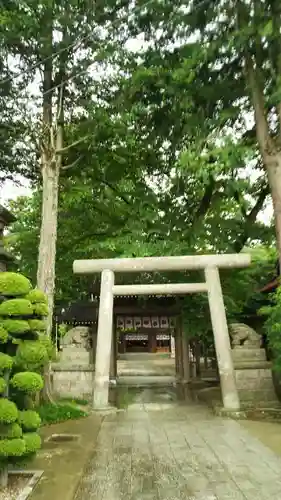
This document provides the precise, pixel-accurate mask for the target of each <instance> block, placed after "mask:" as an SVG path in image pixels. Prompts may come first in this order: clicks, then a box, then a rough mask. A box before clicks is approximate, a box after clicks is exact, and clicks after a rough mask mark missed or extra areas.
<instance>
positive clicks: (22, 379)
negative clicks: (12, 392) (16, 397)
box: [10, 372, 44, 394]
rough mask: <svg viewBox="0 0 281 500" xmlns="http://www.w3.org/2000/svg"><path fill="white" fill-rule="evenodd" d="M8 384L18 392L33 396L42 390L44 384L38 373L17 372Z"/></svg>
mask: <svg viewBox="0 0 281 500" xmlns="http://www.w3.org/2000/svg"><path fill="white" fill-rule="evenodd" d="M10 384H11V385H12V386H13V387H14V388H15V389H17V390H18V391H22V392H27V393H30V394H34V393H35V392H39V391H41V390H42V389H43V386H44V382H43V379H42V377H41V375H39V374H38V373H35V372H19V373H16V374H15V375H14V376H13V377H12V378H11V380H10Z"/></svg>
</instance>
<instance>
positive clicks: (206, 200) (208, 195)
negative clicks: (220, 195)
mask: <svg viewBox="0 0 281 500" xmlns="http://www.w3.org/2000/svg"><path fill="white" fill-rule="evenodd" d="M215 186H216V183H215V180H214V178H213V176H210V180H209V184H208V185H207V186H206V188H205V192H204V195H203V198H202V200H201V202H200V205H199V207H198V209H197V210H196V212H195V215H194V218H193V221H192V224H191V226H192V227H193V226H194V224H196V222H197V221H198V219H202V218H203V217H204V216H205V215H206V213H207V212H208V210H209V208H210V205H211V201H212V197H213V194H214V189H215Z"/></svg>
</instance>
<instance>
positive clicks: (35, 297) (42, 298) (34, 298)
mask: <svg viewBox="0 0 281 500" xmlns="http://www.w3.org/2000/svg"><path fill="white" fill-rule="evenodd" d="M25 298H26V299H27V300H30V302H31V304H39V303H43V304H46V305H48V299H47V296H46V295H45V293H44V292H42V291H41V290H38V288H34V289H33V290H31V291H30V292H29V294H28V295H27V296H26V297H25Z"/></svg>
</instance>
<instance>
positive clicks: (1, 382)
mask: <svg viewBox="0 0 281 500" xmlns="http://www.w3.org/2000/svg"><path fill="white" fill-rule="evenodd" d="M6 387H7V382H6V380H5V379H4V378H3V377H0V394H3V392H4V391H5V390H6Z"/></svg>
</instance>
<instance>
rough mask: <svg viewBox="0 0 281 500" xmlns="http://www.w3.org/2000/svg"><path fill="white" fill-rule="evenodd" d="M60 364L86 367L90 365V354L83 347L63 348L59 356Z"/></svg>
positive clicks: (71, 346)
mask: <svg viewBox="0 0 281 500" xmlns="http://www.w3.org/2000/svg"><path fill="white" fill-rule="evenodd" d="M60 363H61V364H63V365H66V364H67V365H72V366H74V365H79V366H81V365H83V366H88V365H89V364H90V353H89V351H88V350H87V349H85V348H83V347H76V346H74V345H70V346H65V347H64V348H63V350H62V352H61V354H60Z"/></svg>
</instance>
